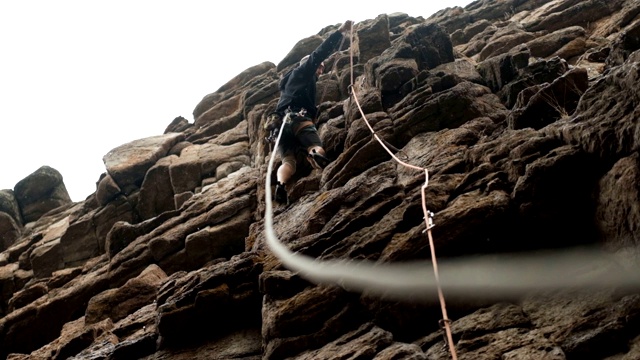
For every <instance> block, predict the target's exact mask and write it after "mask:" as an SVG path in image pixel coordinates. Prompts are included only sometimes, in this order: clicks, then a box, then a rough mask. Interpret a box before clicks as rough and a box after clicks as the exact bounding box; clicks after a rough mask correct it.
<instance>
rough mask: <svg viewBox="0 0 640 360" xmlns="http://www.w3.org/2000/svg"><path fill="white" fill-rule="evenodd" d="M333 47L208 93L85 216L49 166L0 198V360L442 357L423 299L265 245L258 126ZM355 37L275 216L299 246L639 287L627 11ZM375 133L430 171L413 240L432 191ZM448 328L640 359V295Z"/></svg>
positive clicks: (554, 350)
mask: <svg viewBox="0 0 640 360" xmlns="http://www.w3.org/2000/svg"><path fill="white" fill-rule="evenodd" d="M333 30H335V28H334V27H332V26H330V27H327V28H325V29H323V30H322V31H321V32H319V33H318V34H317V35H315V36H313V37H311V38H308V39H303V40H301V41H300V42H299V43H298V44H295V46H294V48H293V49H292V50H291V52H290V53H289V54H288V55H287V57H286V58H285V60H283V62H282V63H280V64H278V65H275V64H272V63H269V62H265V63H262V64H259V65H256V66H254V67H252V68H249V69H247V70H245V71H244V72H242V73H241V74H238V75H237V76H236V77H234V78H233V79H231V80H230V81H229V82H228V83H227V84H225V85H224V86H222V87H221V88H220V89H219V90H218V91H216V92H214V93H212V94H208V95H206V96H204V97H203V99H202V101H201V102H200V103H199V104H196V106H195V110H194V118H195V121H194V123H193V124H190V123H189V122H188V121H186V120H185V119H183V118H176V119H175V120H173V121H172V122H171V123H170V124H169V125H168V126H167V129H166V131H165V133H164V134H159V135H158V136H155V137H151V138H147V139H140V140H137V141H134V142H131V143H128V144H123V145H122V146H120V147H118V148H116V149H114V150H112V151H111V152H109V153H108V154H106V155H105V157H104V159H103V160H104V162H105V168H106V172H105V173H104V174H103V175H102V176H101V177H100V179H99V180H98V183H97V188H96V192H95V193H94V194H93V195H91V196H89V197H88V198H87V199H86V200H85V201H83V202H80V203H72V202H71V201H70V200H69V197H68V195H67V194H66V190H65V188H64V183H63V182H62V177H61V175H60V174H59V173H58V172H57V171H55V170H54V169H51V168H48V167H43V168H41V169H39V170H38V171H36V172H35V173H34V174H32V175H29V176H28V177H27V178H25V180H23V181H21V182H20V183H18V184H17V185H16V187H15V189H13V190H2V191H0V250H1V253H0V359H5V358H6V359H13V360H17V359H34V360H35V359H147V360H153V359H158V360H159V359H169V358H170V359H244V360H250V359H255V360H257V359H288V358H290V359H346V358H358V359H378V360H381V359H449V358H450V357H451V354H450V349H449V347H448V346H447V344H446V343H445V340H444V338H443V331H442V330H441V329H440V324H442V322H440V319H442V316H443V315H442V313H441V307H440V304H439V300H438V297H437V296H436V293H435V289H434V291H433V296H422V297H420V298H415V299H413V300H412V299H400V300H398V299H389V298H384V297H383V298H381V297H378V296H376V295H375V294H369V293H359V292H356V291H352V290H349V289H348V288H343V287H341V286H340V284H335V283H331V282H329V283H324V284H315V283H313V282H311V281H308V280H307V279H306V278H304V277H302V276H300V274H298V273H296V272H293V271H291V269H288V268H287V267H285V266H283V262H282V259H280V258H278V257H277V256H275V254H274V253H273V252H272V251H271V249H270V248H269V246H268V245H267V243H266V238H265V231H264V230H265V221H264V215H265V210H266V208H265V183H266V173H267V163H268V155H269V154H270V150H271V149H270V145H269V143H266V142H265V141H264V138H265V136H266V134H265V133H264V132H263V130H262V129H263V127H262V122H263V121H264V119H265V117H266V115H267V114H268V113H269V112H270V111H271V110H272V109H273V108H274V106H275V104H276V102H277V99H278V96H279V93H278V88H277V84H278V80H279V77H280V76H281V75H282V74H284V73H285V72H286V71H288V70H289V69H291V67H292V66H295V64H296V63H297V61H298V60H299V58H301V57H302V56H304V55H305V54H306V53H307V52H308V51H310V50H311V49H313V48H314V47H315V46H316V45H317V44H318V43H319V42H320V41H321V39H322V38H324V37H326V36H328V34H329V33H330V32H331V31H333ZM356 30H357V31H355V32H354V34H355V36H354V38H353V39H349V40H351V41H345V44H343V45H342V47H341V48H340V49H338V50H337V51H336V53H335V54H334V55H332V56H331V57H330V58H329V59H327V61H326V65H327V66H326V68H327V69H331V71H329V72H328V73H327V74H325V75H323V76H322V77H321V78H320V79H319V82H318V97H319V99H318V100H319V101H318V103H319V104H320V105H319V110H320V111H319V115H318V127H319V131H320V135H321V137H322V139H323V141H324V144H325V147H326V150H327V154H328V156H329V157H330V158H331V159H332V160H333V161H332V163H331V164H330V165H329V166H328V167H327V168H325V169H324V170H322V171H318V170H313V169H312V168H311V167H310V166H309V165H308V164H307V163H306V162H304V161H302V162H300V164H299V168H298V172H297V174H296V175H295V178H294V181H293V182H292V183H291V184H290V185H289V189H288V191H289V196H290V200H291V204H290V205H288V206H283V205H279V206H276V207H275V209H274V211H275V216H274V231H275V233H276V234H277V236H278V237H279V239H280V240H281V241H282V242H283V243H284V244H285V245H286V246H287V247H288V248H289V249H290V250H292V251H294V252H296V253H298V254H304V255H307V256H310V257H313V258H317V259H319V260H327V259H351V260H353V262H354V263H357V262H358V261H361V260H368V261H377V262H379V263H382V264H384V263H402V262H407V261H409V260H411V261H418V262H421V263H428V262H430V261H431V250H432V249H431V247H430V245H429V240H428V237H427V234H429V235H432V236H433V239H434V244H435V245H434V250H436V253H437V255H438V259H439V260H442V261H446V260H447V259H457V258H464V257H465V256H471V255H479V254H485V255H486V254H498V253H500V254H503V253H508V252H519V253H527V252H534V251H537V250H541V249H550V248H553V249H558V248H566V247H573V246H587V245H589V246H597V247H599V248H604V249H606V250H607V251H608V252H609V253H610V254H612V255H615V259H617V260H618V262H617V263H616V264H617V265H616V266H618V270H617V271H619V272H620V274H621V276H622V275H623V274H624V272H625V269H627V268H632V269H637V266H638V265H640V262H639V261H638V260H637V259H638V258H639V257H638V256H637V255H638V252H637V250H638V239H640V226H639V225H638V224H640V207H639V206H638V204H640V185H639V184H640V181H639V180H640V161H639V159H640V155H639V153H638V152H639V149H640V140H639V139H640V133H639V131H640V127H639V126H638V121H639V120H638V119H640V4H639V3H638V2H637V1H636V0H607V1H603V0H586V1H585V0H580V1H578V0H555V1H549V0H528V1H521V0H505V1H499V2H496V1H482V0H479V1H476V2H474V3H472V4H470V5H468V6H467V7H465V8H459V7H456V8H448V9H445V10H442V11H440V12H438V13H436V14H434V15H433V16H432V17H430V18H428V19H423V18H412V17H409V16H407V15H405V14H402V13H394V14H390V15H386V14H382V15H380V16H378V17H377V18H376V19H371V20H367V21H363V22H361V23H358V24H356ZM349 45H351V46H353V49H354V50H355V51H354V52H353V54H354V59H353V69H351V68H350V64H351V59H350V58H349V57H350V51H349V50H348V46H349ZM352 71H353V76H354V82H353V84H351V74H352ZM351 85H353V87H351ZM356 100H357V104H356ZM360 108H361V109H362V112H361V111H360ZM363 113H364V115H363ZM365 120H366V122H365ZM367 124H370V125H371V127H372V128H373V130H374V131H375V134H376V136H377V138H379V139H381V140H382V141H383V143H385V144H387V145H388V147H389V148H390V149H391V151H392V152H393V153H395V154H396V155H397V156H398V157H399V158H400V159H402V160H403V161H406V162H407V163H409V164H411V165H413V166H416V167H418V168H426V169H428V172H429V182H428V186H427V187H426V192H425V200H426V204H427V206H428V208H429V210H430V211H431V212H433V213H434V217H433V220H434V221H435V227H433V229H431V228H430V229H429V231H428V232H427V233H425V220H424V218H423V215H424V214H423V209H422V199H421V188H422V186H423V185H424V182H425V180H424V173H423V172H421V171H416V170H415V169H412V168H407V167H404V166H402V165H399V164H398V163H397V162H396V161H395V160H394V159H392V158H391V156H390V155H389V153H387V152H386V151H385V149H384V148H383V147H382V146H381V145H380V144H379V143H378V141H376V139H375V138H374V137H372V134H371V131H370V129H369V127H368V126H367ZM277 165H278V164H277V161H276V166H277ZM541 266H544V265H541ZM600 270H601V269H599V268H598V269H591V270H585V271H587V272H589V271H590V272H589V273H591V272H597V271H600ZM531 271H533V272H535V271H536V269H531ZM636 271H637V270H636ZM564 275H565V274H557V275H556V276H558V277H562V276H564ZM445 298H447V294H446V293H445ZM447 308H448V313H449V318H450V329H451V333H452V337H453V340H454V344H453V345H454V348H455V351H456V352H457V356H458V358H460V359H479V360H483V359H487V360H488V359H558V360H562V359H610V360H613V359H638V358H640V330H639V329H640V326H639V325H640V293H639V292H638V291H637V286H635V287H623V286H616V285H615V284H614V283H612V284H611V285H610V286H600V287H598V288H597V289H589V290H588V291H585V289H583V288H580V287H577V286H576V287H575V288H574V287H571V288H566V289H554V290H552V291H551V290H549V291H533V290H531V291H527V292H521V293H518V294H516V295H514V294H513V293H512V294H510V295H509V296H502V295H500V294H499V293H495V294H493V295H492V296H491V297H489V298H481V297H479V296H478V294H474V293H473V292H470V293H468V294H464V295H461V294H460V293H457V294H456V295H455V296H450V297H448V298H447Z"/></svg>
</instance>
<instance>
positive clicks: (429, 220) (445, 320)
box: [349, 27, 457, 360]
mask: <svg viewBox="0 0 640 360" xmlns="http://www.w3.org/2000/svg"><path fill="white" fill-rule="evenodd" d="M351 42H352V43H353V27H351ZM349 48H350V52H349V57H350V64H351V84H350V85H349V93H350V94H351V96H352V97H353V100H354V101H355V103H356V105H357V106H358V110H359V111H360V114H361V115H362V119H363V120H364V122H365V124H367V127H368V128H369V130H370V131H371V134H372V135H373V137H374V138H375V139H376V140H377V141H378V143H380V145H381V146H382V147H383V148H384V149H385V150H386V151H387V153H389V155H391V157H392V158H393V159H394V160H395V161H396V162H397V163H399V164H400V165H402V166H404V167H407V168H410V169H414V170H420V171H424V176H425V181H424V184H423V185H422V188H421V193H422V212H423V215H424V221H425V227H426V228H425V231H426V232H427V236H428V238H429V247H430V248H431V262H432V264H433V274H434V277H435V282H436V287H437V290H438V298H439V301H440V308H441V311H442V321H441V323H442V324H443V327H444V329H445V333H446V337H447V343H448V345H449V351H450V352H451V357H452V359H453V360H456V359H457V355H456V349H455V345H454V343H453V336H452V334H451V326H450V323H451V320H449V317H448V316H447V306H446V302H445V299H444V294H443V292H442V286H441V284H440V275H439V273H438V262H437V259H436V251H435V246H434V242H433V235H432V233H431V229H432V228H433V227H434V226H435V225H434V224H433V213H431V212H429V211H428V210H427V200H426V190H427V186H428V184H429V171H428V170H427V169H426V168H422V167H419V166H415V165H411V164H408V163H406V162H404V161H402V160H400V159H399V158H398V157H396V155H395V154H394V153H393V152H391V150H389V147H387V145H386V144H385V141H383V140H382V139H380V137H379V136H378V134H377V133H376V132H375V130H373V127H372V126H371V124H370V123H369V121H368V120H367V117H366V115H365V113H364V111H363V110H362V107H361V106H360V102H359V101H358V96H357V94H356V91H355V89H354V86H353V81H354V80H353V51H352V50H351V49H353V46H350V47H349Z"/></svg>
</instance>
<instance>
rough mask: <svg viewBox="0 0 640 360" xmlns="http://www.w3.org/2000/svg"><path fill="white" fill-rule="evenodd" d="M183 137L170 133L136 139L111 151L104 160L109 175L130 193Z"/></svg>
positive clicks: (124, 190) (125, 191) (123, 189)
mask: <svg viewBox="0 0 640 360" xmlns="http://www.w3.org/2000/svg"><path fill="white" fill-rule="evenodd" d="M183 138H184V135H182V134H180V133H169V134H166V135H159V136H152V137H148V138H146V139H140V140H134V141H131V142H129V143H127V144H124V145H120V146H118V147H116V148H115V149H113V150H111V151H109V152H108V153H107V154H106V155H105V156H104V157H103V158H102V160H103V161H104V165H105V167H106V168H107V173H108V175H109V176H111V178H113V181H115V183H116V184H117V185H118V187H119V188H120V189H121V190H122V192H123V193H124V194H130V193H131V192H133V191H134V189H136V188H139V187H140V184H142V180H143V179H144V176H145V174H146V173H147V170H149V168H150V167H151V166H153V164H155V162H156V161H158V159H160V158H162V157H164V156H165V155H166V154H167V152H168V151H169V149H171V147H172V146H173V145H175V144H176V143H178V142H180V141H182V139H183Z"/></svg>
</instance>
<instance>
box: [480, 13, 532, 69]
mask: <svg viewBox="0 0 640 360" xmlns="http://www.w3.org/2000/svg"><path fill="white" fill-rule="evenodd" d="M535 38H536V35H534V34H532V33H530V32H527V31H525V30H524V29H523V28H522V26H520V24H516V23H514V22H508V23H506V25H505V26H504V27H500V28H498V30H497V31H496V32H495V33H494V34H493V35H491V37H490V38H489V39H488V41H487V44H486V45H485V46H484V47H483V48H482V50H480V52H479V53H478V55H477V57H478V60H479V61H484V60H487V59H489V58H491V57H494V56H498V55H502V54H505V53H507V52H509V50H511V49H513V48H514V47H516V46H519V45H521V44H524V43H527V42H529V41H531V40H533V39H535ZM467 56H468V55H467Z"/></svg>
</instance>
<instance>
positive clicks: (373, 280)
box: [265, 27, 457, 360]
mask: <svg viewBox="0 0 640 360" xmlns="http://www.w3.org/2000/svg"><path fill="white" fill-rule="evenodd" d="M350 36H351V43H353V27H352V28H351V34H350ZM349 49H350V51H349V54H350V55H349V58H350V71H351V83H350V85H349V89H350V91H349V92H350V94H351V95H352V96H353V99H354V101H355V103H356V105H357V106H358V110H359V111H360V113H361V114H362V118H363V120H364V121H365V123H366V124H367V126H368V127H369V130H370V131H371V133H372V134H373V136H374V137H375V139H376V140H377V141H378V142H379V143H380V145H381V146H382V147H383V148H384V149H385V150H386V151H387V152H388V153H389V154H390V155H391V157H392V158H393V159H394V160H395V161H396V162H398V163H399V164H401V165H403V166H405V167H408V168H411V169H414V170H420V171H424V174H425V183H424V185H423V186H422V188H421V192H422V211H423V214H424V220H425V226H426V229H425V231H426V232H427V235H428V239H429V246H430V248H431V260H432V264H433V274H434V280H435V282H429V281H428V280H427V279H419V278H418V277H417V276H416V275H417V274H416V270H417V271H422V270H420V269H419V268H416V269H413V270H414V271H411V270H409V267H407V266H404V267H394V266H390V267H387V268H386V269H385V272H384V274H381V273H380V271H379V270H380V268H379V264H376V263H373V262H370V261H358V262H357V263H352V262H350V261H349V260H344V259H342V260H335V259H332V260H324V261H316V260H315V259H313V258H310V257H308V256H304V255H301V254H295V253H293V252H292V251H291V250H289V249H288V248H287V247H286V246H285V245H284V244H282V243H281V242H280V241H279V240H278V238H277V236H276V234H275V231H274V229H273V203H272V201H273V200H272V194H271V177H272V170H273V164H274V162H275V153H276V151H275V149H277V148H278V144H279V143H280V139H281V137H282V133H283V130H284V126H285V122H283V123H282V125H281V128H280V131H279V132H278V136H277V138H276V140H275V144H274V146H273V149H274V150H273V151H271V156H270V158H269V163H268V166H267V176H266V181H265V197H266V198H265V207H266V209H265V235H266V238H267V245H268V246H269V247H270V248H271V250H272V251H273V252H274V253H275V255H276V256H278V258H279V259H280V260H281V261H282V263H283V264H284V265H285V266H287V267H289V268H292V269H295V270H297V271H299V272H300V275H301V276H303V277H305V278H307V279H309V280H312V281H315V282H316V283H319V284H320V283H337V284H338V285H341V286H342V287H343V288H345V289H347V290H350V289H353V290H359V291H361V292H364V291H369V292H371V293H374V294H375V293H377V294H380V295H389V294H391V295H393V296H399V297H404V298H406V297H409V298H411V297H412V295H418V294H420V295H422V296H424V289H425V288H424V286H425V285H427V286H430V285H432V284H434V283H435V286H436V288H437V291H438V298H439V301H440V307H441V311H442V316H443V319H442V320H441V322H440V324H441V325H442V326H443V327H444V329H445V333H446V338H447V340H446V342H447V343H448V346H449V351H450V353H451V356H452V359H453V360H457V355H456V351H455V346H454V343H453V337H452V334H451V326H450V322H451V321H450V320H449V318H448V316H447V309H446V304H445V299H444V295H443V292H442V287H441V285H440V278H439V274H438V264H437V261H436V255H435V247H434V242H433V236H432V233H431V229H432V228H433V227H434V224H433V213H431V212H429V211H428V210H427V206H426V188H427V185H428V183H429V172H428V170H427V169H426V168H422V167H418V166H414V165H411V164H408V163H406V162H404V161H402V160H400V159H399V158H398V157H397V156H396V155H395V154H394V153H393V152H392V151H391V150H389V146H387V145H386V144H385V142H384V141H383V140H382V139H380V137H379V136H378V134H376V132H375V131H374V130H373V127H372V126H371V124H370V123H369V121H368V120H367V119H366V116H365V114H364V112H363V110H362V107H361V106H360V103H359V101H358V97H357V94H356V91H355V90H354V89H353V83H354V76H353V46H349ZM394 150H396V151H397V149H395V148H394ZM409 273H412V274H411V275H412V276H408V275H409ZM399 276H407V278H406V279H408V280H406V281H404V282H403V283H402V284H400V283H399V282H398V281H397V279H398V277H399ZM411 281H415V282H416V284H415V285H416V286H415V287H414V288H413V289H411V285H409V286H407V283H411ZM392 284H398V285H396V286H394V285H392ZM381 289H385V290H381ZM416 297H419V296H416Z"/></svg>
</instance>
